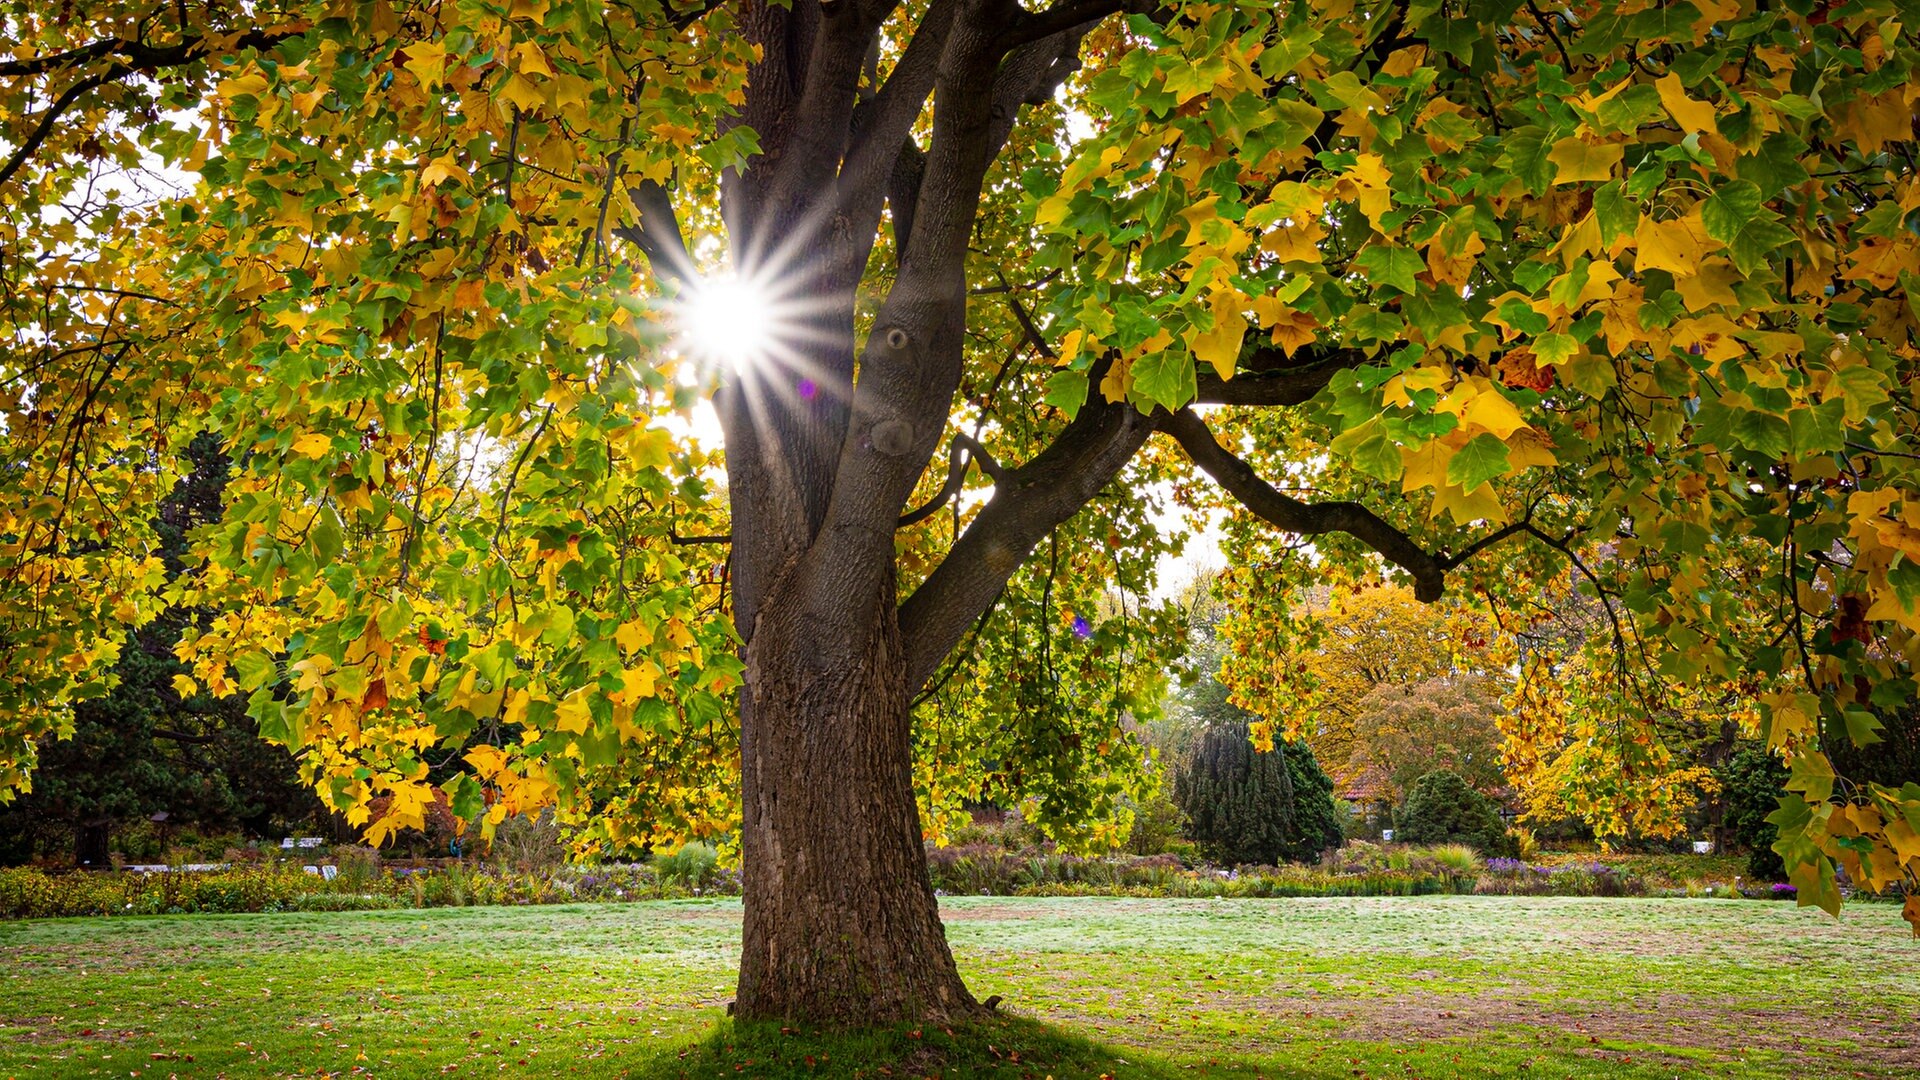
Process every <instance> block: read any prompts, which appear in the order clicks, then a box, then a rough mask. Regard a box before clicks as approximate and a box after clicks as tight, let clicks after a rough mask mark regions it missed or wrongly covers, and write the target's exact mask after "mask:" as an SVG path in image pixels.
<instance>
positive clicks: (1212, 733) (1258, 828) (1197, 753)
mask: <svg viewBox="0 0 1920 1080" xmlns="http://www.w3.org/2000/svg"><path fill="white" fill-rule="evenodd" d="M1174 802H1175V803H1176V804H1177V805H1178V806H1179V807H1180V809H1181V811H1183V812H1184V813H1185V814H1186V816H1187V820H1188V822H1189V823H1190V835H1191V836H1192V837H1193V839H1194V840H1196V841H1198V842H1199V844H1200V850H1202V851H1203V852H1205V853H1206V854H1207V856H1208V857H1209V858H1212V859H1215V860H1218V861H1220V862H1223V863H1253V864H1261V865H1271V864H1273V863H1278V862H1285V861H1291V862H1306V861H1309V860H1312V859H1315V858H1318V857H1319V855H1320V853H1321V852H1323V851H1326V850H1327V849H1329V848H1333V847H1338V846H1339V844H1340V841H1341V838H1342V837H1341V831H1340V823H1339V819H1338V818H1337V817H1336V816H1335V814H1334V809H1333V781H1332V780H1330V779H1328V777H1327V774H1326V773H1325V772H1323V771H1321V769H1320V763H1319V762H1318V761H1316V760H1314V757H1313V752H1312V751H1311V750H1308V749H1307V748H1306V746H1305V745H1304V744H1299V743H1288V742H1286V741H1285V740H1276V741H1275V742H1274V744H1273V749H1272V750H1271V751H1265V752H1263V751H1260V750H1257V749H1255V748H1254V745H1253V742H1252V739H1251V737H1250V735H1249V727H1248V724H1247V722H1245V721H1220V722H1215V723H1211V724H1208V725H1207V726H1206V727H1205V728H1203V729H1201V731H1200V734H1199V737H1198V738H1197V739H1196V740H1195V743H1194V746H1193V750H1192V752H1191V753H1190V754H1188V756H1187V757H1186V759H1185V760H1184V761H1183V762H1182V763H1181V767H1180V770H1179V772H1178V773H1177V774H1176V776H1175V780H1174Z"/></svg>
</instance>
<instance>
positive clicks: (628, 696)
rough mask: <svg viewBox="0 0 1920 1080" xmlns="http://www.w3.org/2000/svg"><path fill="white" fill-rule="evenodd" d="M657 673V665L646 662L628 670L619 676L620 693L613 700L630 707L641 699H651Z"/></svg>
mask: <svg viewBox="0 0 1920 1080" xmlns="http://www.w3.org/2000/svg"><path fill="white" fill-rule="evenodd" d="M659 671H660V669H659V667H658V666H657V665H655V664H654V663H652V662H651V661H647V660H643V661H641V662H640V663H638V664H636V665H634V666H633V667H630V668H628V669H627V670H626V671H625V672H623V673H622V674H621V676H620V681H621V686H620V692H619V693H618V694H615V695H614V698H615V699H616V700H617V701H618V702H619V703H620V704H622V705H632V704H633V703H634V702H636V701H639V700H640V699H642V698H650V697H652V696H653V686H654V680H655V679H656V678H657V677H658V674H659Z"/></svg>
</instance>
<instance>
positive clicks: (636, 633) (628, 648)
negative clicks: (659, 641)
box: [613, 619, 653, 652]
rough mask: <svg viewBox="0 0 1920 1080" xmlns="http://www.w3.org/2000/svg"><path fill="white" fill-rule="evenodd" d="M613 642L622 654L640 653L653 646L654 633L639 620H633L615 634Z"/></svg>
mask: <svg viewBox="0 0 1920 1080" xmlns="http://www.w3.org/2000/svg"><path fill="white" fill-rule="evenodd" d="M613 640H614V642H615V643H616V644H618V645H619V646H620V649H621V651H622V652H638V651H640V650H641V649H643V648H646V647H647V646H648V645H651V644H653V631H652V630H651V629H650V628H648V626H647V625H646V624H645V623H643V622H641V621H640V620H639V619H631V620H629V621H627V622H623V623H621V624H620V629H618V630H615V631H614V632H613Z"/></svg>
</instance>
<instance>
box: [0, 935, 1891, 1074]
mask: <svg viewBox="0 0 1920 1080" xmlns="http://www.w3.org/2000/svg"><path fill="white" fill-rule="evenodd" d="M944 908H945V912H946V917H947V925H948V933H949V936H950V938H951V940H952V941H953V944H954V948H955V951H956V953H957V954H958V956H959V959H960V965H961V969H962V971H963V972H964V973H965V974H966V976H967V979H968V982H969V985H970V986H971V987H972V988H973V990H974V992H975V993H976V994H977V995H978V996H981V997H983V998H984V997H985V996H986V995H988V994H1000V995H1002V996H1003V997H1004V998H1005V1004H1004V1005H1003V1006H1002V1008H1003V1010H1004V1011H1005V1012H1006V1013H1008V1016H1007V1017H1006V1018H1005V1019H1002V1020H997V1021H990V1022H986V1023H983V1024H980V1025H977V1026H974V1027H971V1028H963V1029H957V1030H956V1031H954V1032H952V1033H949V1032H947V1031H945V1030H922V1031H914V1032H909V1031H891V1032H882V1033H879V1034H877V1035H870V1036H864V1037H861V1038H857V1039H849V1038H846V1037H833V1036H822V1035H818V1034H816V1033H810V1032H805V1031H799V1032H782V1031H780V1030H778V1029H766V1028H751V1027H743V1026H736V1025H733V1024H731V1023H730V1022H728V1021H726V1020H725V1019H724V1015H723V1013H724V1010H723V1005H724V1003H725V1002H726V1001H727V999H728V998H729V997H731V996H732V973H733V968H734V964H735V962H736V960H737V959H738V948H739V947H738V935H739V923H740V908H739V905H738V903H737V902H735V901H714V902H701V901H667V902H657V903H639V904H628V905H620V906H615V905H605V906H589V905H581V906H569V907H543V908H467V909H437V910H430V911H391V912H385V911H383V912H350V913H337V914H300V915H291V914H290V915H199V916H170V917H157V918H125V919H118V918H116V919H64V920H45V921H38V922H11V923H0V1078H8V1077H19V1078H28V1077H33V1078H40V1077H56V1076H59V1077H66V1076H101V1077H107V1076H116V1077H129V1076H138V1077H166V1076H179V1077H217V1076H228V1077H254V1076H262V1077H265V1076H294V1075H301V1076H315V1075H322V1076H375V1077H413V1076H441V1075H455V1076H476V1075H506V1076H530V1077H531V1076H541V1077H544V1076H563V1077H619V1076H634V1077H641V1078H655V1077H659V1078H667V1077H679V1076H717V1075H725V1076H759V1077H769V1076H854V1075H860V1076H868V1077H879V1076H889V1075H890V1076H898V1077H904V1076H909V1075H927V1074H931V1073H938V1074H940V1075H943V1076H946V1077H965V1076H995V1077H1008V1078H1014V1077H1033V1078H1035V1080H1039V1078H1041V1077H1045V1076H1049V1075H1051V1076H1054V1077H1056V1078H1058V1080H1067V1078H1069V1077H1086V1078H1089V1080H1092V1078H1096V1077H1100V1076H1102V1075H1108V1076H1112V1077H1116V1078H1126V1077H1152V1078H1172V1077H1191V1076H1212V1077H1229V1076H1231V1077H1261V1076H1264V1077H1271V1078H1276V1080H1277V1078H1281V1077H1312V1078H1327V1080H1331V1078H1335V1077H1340V1078H1353V1077H1389V1076H1391V1077H1449V1076H1511V1077H1527V1078H1543V1077H1588V1076H1604V1077H1622V1078H1624V1077H1636V1078H1637V1077H1647V1078H1652V1077H1663V1078H1664V1077H1674V1076H1725V1077H1782V1078H1786V1077H1807V1076H1855V1075H1857V1076H1907V1077H1910V1076H1914V1075H1920V1020H1917V1019H1916V1017H1920V945H1916V944H1915V943H1914V942H1913V941H1912V940H1911V939H1910V938H1909V937H1908V936H1907V932H1906V930H1907V928H1906V926H1905V924H1904V923H1902V922H1901V921H1900V918H1899V915H1898V912H1897V911H1896V909H1894V908H1893V907H1891V906H1888V905H1868V904H1860V905H1856V906H1852V907H1849V908H1848V909H1847V910H1846V913H1845V918H1844V919H1843V920H1840V921H1835V920H1832V919H1829V918H1827V917H1826V916H1825V915H1822V914H1820V913H1818V912H1815V911H1811V910H1800V909H1796V908H1794V907H1793V906H1792V905H1789V904H1775V903H1755V902H1736V901H1714V900H1585V899H1579V900H1576V899H1547V898H1518V897H1420V898H1391V899H1327V900H1195V901H1186V900H1125V899H1103V898H1087V899H1052V900H1041V899H1024V898H997V897H975V898H963V899H949V900H946V901H945V902H944Z"/></svg>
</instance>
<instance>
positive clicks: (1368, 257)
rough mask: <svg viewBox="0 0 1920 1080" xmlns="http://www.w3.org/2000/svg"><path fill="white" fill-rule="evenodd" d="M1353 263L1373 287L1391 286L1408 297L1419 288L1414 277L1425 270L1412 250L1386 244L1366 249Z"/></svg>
mask: <svg viewBox="0 0 1920 1080" xmlns="http://www.w3.org/2000/svg"><path fill="white" fill-rule="evenodd" d="M1353 263H1354V265H1355V266H1357V267H1359V268H1360V270H1361V272H1362V273H1364V274H1365V275H1366V278H1367V280H1368V281H1370V282H1372V283H1373V284H1374V285H1391V286H1392V287H1394V288H1396V289H1398V290H1400V291H1401V292H1403V293H1407V294H1409V295H1411V294H1412V293H1413V292H1414V291H1415V290H1417V289H1418V288H1419V282H1417V281H1415V280H1414V275H1416V274H1418V273H1419V272H1420V271H1422V270H1424V269H1426V263H1424V262H1422V261H1421V259H1420V256H1419V254H1418V253H1416V252H1414V251H1413V250H1412V249H1410V248H1403V247H1391V246H1388V245H1386V244H1374V245H1373V246H1371V247H1369V248H1367V250H1365V251H1363V252H1361V253H1360V254H1359V255H1358V256H1357V257H1356V258H1355V259H1354V260H1353Z"/></svg>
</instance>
